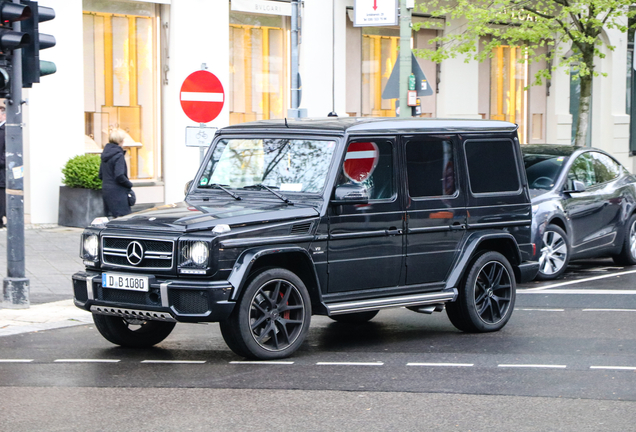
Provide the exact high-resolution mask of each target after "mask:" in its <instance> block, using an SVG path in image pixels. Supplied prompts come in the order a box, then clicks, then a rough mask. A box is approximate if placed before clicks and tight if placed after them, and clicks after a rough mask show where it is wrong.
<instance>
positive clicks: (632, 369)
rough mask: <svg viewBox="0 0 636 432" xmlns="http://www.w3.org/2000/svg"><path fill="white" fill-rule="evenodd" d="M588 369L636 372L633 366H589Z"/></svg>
mask: <svg viewBox="0 0 636 432" xmlns="http://www.w3.org/2000/svg"><path fill="white" fill-rule="evenodd" d="M590 369H606V370H630V371H636V367H634V366H590Z"/></svg>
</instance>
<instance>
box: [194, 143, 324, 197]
mask: <svg viewBox="0 0 636 432" xmlns="http://www.w3.org/2000/svg"><path fill="white" fill-rule="evenodd" d="M335 148H336V142H335V141H316V140H303V139H283V138H268V139H223V140H221V141H219V142H218V143H217V145H216V147H215V149H214V151H213V153H212V159H211V160H210V161H208V164H207V166H206V168H205V171H204V172H203V175H202V176H201V178H200V179H199V184H198V187H199V188H206V187H214V188H217V187H218V186H222V187H224V188H228V189H242V188H245V189H251V190H261V189H267V188H269V189H278V190H280V191H284V192H308V193H319V192H321V191H322V189H323V187H324V185H325V179H326V178H327V173H328V171H329V167H330V166H331V159H332V156H333V152H334V150H335Z"/></svg>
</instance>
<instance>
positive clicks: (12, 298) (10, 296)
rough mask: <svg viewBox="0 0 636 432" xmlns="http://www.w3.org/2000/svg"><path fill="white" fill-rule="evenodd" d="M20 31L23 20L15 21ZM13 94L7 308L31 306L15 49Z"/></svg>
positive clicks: (8, 126)
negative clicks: (26, 259)
mask: <svg viewBox="0 0 636 432" xmlns="http://www.w3.org/2000/svg"><path fill="white" fill-rule="evenodd" d="M13 29H14V31H17V32H19V31H20V23H19V22H15V23H13ZM12 57H13V58H12V60H11V62H12V64H13V73H12V76H11V97H10V99H7V107H6V112H7V122H6V127H5V132H6V142H5V144H6V155H7V157H6V163H7V165H6V173H3V174H5V175H6V179H7V187H6V195H7V277H6V278H4V280H3V283H2V292H3V303H2V306H3V307H5V308H12V309H26V308H28V307H29V305H30V303H29V279H28V278H26V277H25V274H26V273H25V247H24V165H23V164H24V162H23V158H22V155H23V151H22V54H21V50H15V51H13V55H12Z"/></svg>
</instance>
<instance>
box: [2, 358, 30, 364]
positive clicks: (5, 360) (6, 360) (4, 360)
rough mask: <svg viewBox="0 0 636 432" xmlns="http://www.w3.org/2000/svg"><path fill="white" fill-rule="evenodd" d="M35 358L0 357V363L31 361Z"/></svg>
mask: <svg viewBox="0 0 636 432" xmlns="http://www.w3.org/2000/svg"><path fill="white" fill-rule="evenodd" d="M32 361H33V359H0V363H31V362H32Z"/></svg>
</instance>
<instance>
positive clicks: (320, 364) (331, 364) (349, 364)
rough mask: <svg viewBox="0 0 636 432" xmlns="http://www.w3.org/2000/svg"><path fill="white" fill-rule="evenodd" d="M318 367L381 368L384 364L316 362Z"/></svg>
mask: <svg viewBox="0 0 636 432" xmlns="http://www.w3.org/2000/svg"><path fill="white" fill-rule="evenodd" d="M316 365H318V366H382V365H384V362H374V363H368V362H317V363H316Z"/></svg>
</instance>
